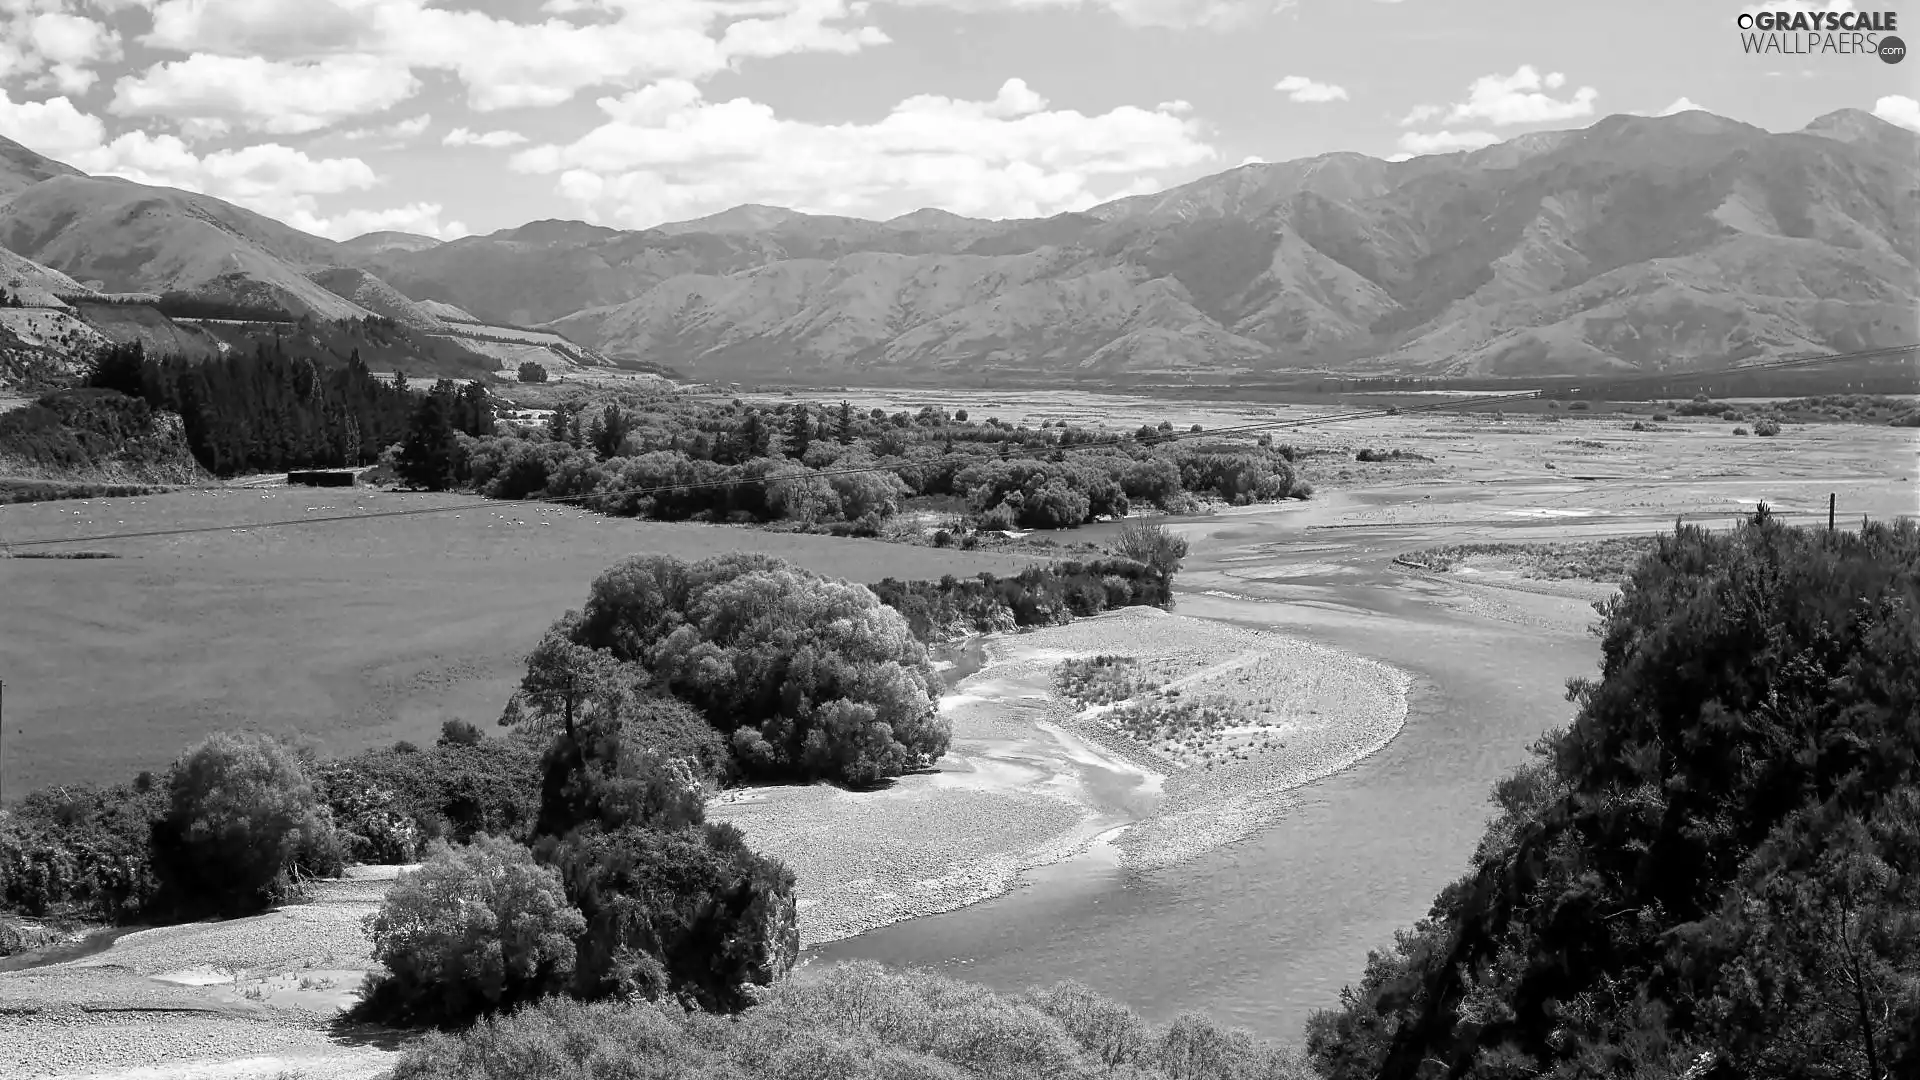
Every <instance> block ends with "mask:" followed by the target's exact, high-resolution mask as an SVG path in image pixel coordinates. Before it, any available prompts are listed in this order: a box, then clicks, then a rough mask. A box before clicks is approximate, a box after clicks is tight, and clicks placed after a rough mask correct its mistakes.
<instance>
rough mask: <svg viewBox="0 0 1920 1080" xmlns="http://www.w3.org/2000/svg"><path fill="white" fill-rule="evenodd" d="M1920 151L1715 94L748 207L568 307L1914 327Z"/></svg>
mask: <svg viewBox="0 0 1920 1080" xmlns="http://www.w3.org/2000/svg"><path fill="white" fill-rule="evenodd" d="M1916 166H1920V137H1916V136H1915V135H1914V134H1913V133H1911V132H1908V131H1905V130H1904V129H1901V128H1897V127H1894V126H1893V125H1891V124H1887V123H1885V122H1884V121H1881V120H1878V119H1876V118H1874V117H1872V116H1870V115H1868V114H1866V113H1861V112H1858V111H1843V112H1840V113H1835V114H1830V115H1828V116H1824V117H1821V118H1819V119H1817V120H1815V121H1814V122H1812V123H1811V124H1809V125H1808V127H1807V128H1806V129H1805V130H1804V131H1800V132H1790V133H1786V134H1773V133H1769V132H1766V131H1763V130H1761V129H1759V128H1755V127H1752V126H1750V125H1747V124H1742V123H1738V122H1736V121H1732V120H1727V119H1725V118H1722V117H1718V116H1713V115H1711V114H1708V113H1704V112H1697V111H1695V112H1687V113H1680V114H1676V115H1673V116H1667V117H1637V116H1612V117H1608V118H1606V119H1604V120H1601V121H1599V122H1598V123H1595V124H1594V125H1592V126H1591V127H1588V128H1586V129H1583V130H1578V131H1565V132H1545V133H1539V134H1535V135H1529V136H1524V137H1522V138H1519V139H1516V140H1513V141H1512V142H1509V143H1503V144H1499V145H1496V146H1493V147H1489V148H1487V149H1484V150H1480V151H1476V152H1473V153H1458V154H1451V155H1440V156H1431V157H1424V158H1415V159H1412V160H1410V161H1405V162H1391V163H1390V162H1385V161H1379V160H1376V159H1372V158H1367V157H1364V156H1362V155H1358V154H1330V155H1326V156H1323V157H1319V158H1314V159H1310V160H1306V161H1294V162H1284V163H1280V164H1275V165H1249V166H1243V167H1241V168H1238V169H1233V170H1230V171H1228V172H1226V173H1222V174H1219V175H1216V176H1211V177H1207V178H1204V179H1202V180H1198V181H1195V182H1194V183H1191V184H1186V185H1182V186H1180V187H1176V188H1173V189H1171V190H1169V191H1165V192H1159V193H1156V194H1153V195H1142V196H1135V197H1132V198H1127V199H1122V200H1118V201H1115V202H1112V203H1108V204H1105V205H1103V206H1098V207H1095V208H1093V209H1091V210H1089V211H1086V212H1085V213H1081V214H1067V215H1061V216H1060V217H1057V218H1050V219H1045V220H1043V221H1023V222H1011V221H1010V222H973V221H970V220H968V219H963V218H957V217H955V216H952V215H945V216H942V215H939V214H935V213H930V212H927V211H920V212H917V213H916V214H913V215H907V216H906V217H905V218H901V219H895V220H894V221H892V222H887V223H866V226H867V227H865V228H861V227H858V225H859V223H854V222H851V221H850V220H849V219H844V218H817V217H809V216H807V215H797V214H791V213H780V212H775V211H773V210H772V208H766V207H743V208H740V209H739V210H738V211H728V212H727V213H725V214H721V215H716V216H715V218H711V219H703V222H699V223H686V224H685V225H684V226H674V227H672V228H671V230H661V231H673V232H675V233H676V234H677V235H678V237H679V238H680V239H682V240H689V241H690V240H693V239H696V238H700V237H702V236H705V237H708V238H709V241H710V245H712V246H710V248H709V249H708V251H709V253H710V252H711V251H713V250H716V249H717V248H724V250H725V252H726V255H725V257H723V258H718V259H714V260H713V261H712V263H710V264H709V265H708V266H705V267H700V266H689V268H688V269H687V270H686V271H685V272H683V273H679V274H674V275H671V276H666V277H663V278H661V280H659V282H658V283H656V284H653V285H652V286H650V287H648V288H646V289H645V291H643V292H641V293H640V294H639V295H638V296H636V297H634V298H633V299H631V300H629V301H626V302H624V303H618V302H614V303H609V302H607V301H606V300H605V299H604V298H603V297H604V294H602V295H597V296H595V297H594V300H595V304H594V305H592V306H590V307H589V308H588V310H586V311H582V312H580V313H578V314H576V315H573V316H569V317H565V318H562V319H560V320H559V321H558V322H557V323H556V325H558V326H561V327H564V328H565V329H566V330H567V332H568V333H569V334H570V335H571V336H573V337H575V338H576V339H577V340H581V341H584V342H586V343H588V344H591V345H595V346H598V347H599V348H601V349H602V350H604V351H606V352H607V353H608V354H610V355H613V356H616V357H624V358H629V359H647V360H655V361H659V362H665V363H672V364H674V365H676V366H679V367H681V368H682V369H683V370H690V371H694V372H697V373H710V374H713V375H724V376H728V377H734V378H750V377H753V376H756V375H776V374H778V375H800V374H819V375H830V374H834V373H842V372H854V371H865V372H871V371H875V370H890V371H892V372H895V373H900V374H918V375H925V376H935V377H938V376H939V375H940V373H942V372H962V371H964V372H968V373H970V374H971V373H975V372H978V373H981V374H986V373H991V372H993V371H1007V372H1022V373H1042V374H1052V375H1065V374H1071V373H1074V372H1097V373H1103V374H1111V375H1123V374H1139V373H1144V372H1150V371H1151V372H1166V371H1174V370H1187V371H1208V372H1212V373H1226V372H1231V371H1235V370H1242V369H1245V368H1247V367H1253V368H1262V369H1272V368H1279V367H1318V366H1332V367H1340V368H1359V369H1371V370H1379V371H1402V372H1405V371H1415V372H1425V373H1431V374H1454V375H1513V376H1525V375H1535V374H1546V373H1582V372H1593V373H1600V372H1608V371H1630V370H1656V371H1661V370H1686V369H1689V368H1699V367H1704V366H1711V365H1715V364H1720V363H1725V362H1740V361H1743V360H1754V361H1758V360H1764V359H1767V358H1770V357H1774V356H1779V355H1788V354H1804V353H1807V352H1817V351H1823V350H1847V349H1854V348H1865V347H1873V346H1880V345H1890V344H1900V343H1907V342H1911V341H1914V340H1916V339H1920V325H1916V322H1917V315H1916V313H1917V312H1920V296H1917V295H1916V284H1917V283H1920V270H1916V264H1917V263H1920V188H1917V187H1916V185H1915V183H1914V176H1915V170H1916ZM693 225H703V226H705V227H712V228H725V229H727V230H728V232H727V235H726V236H725V237H724V238H721V237H716V236H714V235H713V234H711V233H707V234H703V233H700V232H696V231H687V227H689V226H693ZM755 226H757V227H758V231H755V229H754V227H755ZM903 226H910V228H903ZM802 230H805V233H804V235H801V236H799V238H798V239H796V236H797V234H801V232H802ZM929 234H936V235H940V236H942V237H944V240H943V242H938V243H928V242H926V241H925V240H924V239H921V238H924V237H926V236H927V235H929ZM649 235H655V236H657V235H658V233H654V234H628V235H627V237H626V238H625V239H624V240H622V241H619V242H621V243H627V244H631V245H634V247H635V249H636V250H640V249H645V250H647V251H649V252H653V253H657V252H658V251H659V250H660V249H659V246H658V244H657V243H654V242H651V241H648V240H647V239H646V238H647V237H648V236H649ZM908 235H912V236H913V237H915V240H914V241H912V242H909V241H908V240H907V239H906V237H907V236H908ZM956 241H957V242H956ZM809 243H810V244H811V245H812V246H813V248H815V249H816V250H814V251H812V252H810V253H809V252H806V251H804V250H802V249H804V248H805V247H806V245H807V244H809ZM835 247H839V248H847V247H857V248H860V249H861V250H853V251H841V252H836V251H835V250H833V249H834V248H835ZM602 249H603V250H604V242H603V246H602ZM699 254H700V253H696V252H693V251H691V250H688V251H686V252H685V254H684V258H683V259H682V260H680V262H681V264H683V265H684V264H691V263H697V262H699V258H698V255H699ZM883 256H884V257H883ZM673 263H674V260H667V259H657V261H656V262H655V263H654V264H653V266H654V269H655V270H656V271H658V270H664V269H666V268H668V266H669V265H671V264H673ZM738 263H753V265H744V266H743V265H736V264H738ZM641 281H642V278H640V277H638V276H636V277H634V278H632V279H631V281H630V284H639V283H640V282H641Z"/></svg>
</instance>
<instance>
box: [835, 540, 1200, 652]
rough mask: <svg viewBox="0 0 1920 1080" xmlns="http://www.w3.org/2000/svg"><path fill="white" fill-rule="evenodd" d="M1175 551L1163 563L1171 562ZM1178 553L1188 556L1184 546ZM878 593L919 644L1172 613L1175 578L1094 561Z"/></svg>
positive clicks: (890, 582)
mask: <svg viewBox="0 0 1920 1080" xmlns="http://www.w3.org/2000/svg"><path fill="white" fill-rule="evenodd" d="M1171 550H1172V549H1168V550H1167V551H1164V552H1161V553H1160V555H1159V556H1158V557H1160V558H1162V559H1163V560H1164V559H1166V558H1168V557H1169V556H1170V554H1171ZM1179 550H1180V551H1181V553H1183V554H1184V551H1185V549H1184V547H1180V549H1179ZM1176 565H1177V564H1176ZM873 592H874V594H875V595H876V596H878V597H879V598H880V601H881V602H882V603H884V604H886V605H887V606H888V607H890V608H893V609H894V610H896V611H898V612H899V613H900V614H901V615H902V616H903V617H904V618H905V619H906V623H907V627H908V628H909V629H910V630H911V631H912V633H913V635H914V636H915V637H916V638H918V639H920V640H921V641H927V642H932V641H940V640H945V639H948V638H952V637H957V636H963V635H965V634H970V633H996V632H999V631H1004V630H1011V629H1013V628H1015V627H1019V626H1053V625H1056V624H1058V623H1063V622H1068V621H1071V620H1072V619H1073V618H1075V617H1076V616H1087V615H1098V614H1099V613H1100V612H1102V611H1107V610H1111V609H1113V608H1121V607H1129V606H1132V605H1136V604H1138V605H1152V606H1156V607H1170V606H1172V604H1173V579H1172V577H1171V575H1170V573H1169V572H1167V571H1164V570H1161V569H1157V568H1155V567H1153V566H1149V565H1147V564H1145V563H1141V562H1136V561H1134V560H1132V559H1125V558H1119V559H1095V560H1093V561H1091V562H1062V563H1057V564H1055V565H1053V566H1050V567H1032V568H1030V569H1027V570H1023V571H1021V572H1020V573H1018V574H1015V575H1013V576H1011V577H996V576H994V575H993V574H990V573H986V572H982V573H981V574H980V575H979V576H978V577H977V578H967V579H960V578H954V577H951V576H949V577H945V578H942V579H940V580H939V581H905V582H903V581H896V580H894V579H893V578H887V579H886V580H884V581H882V582H880V583H879V584H878V585H875V586H873Z"/></svg>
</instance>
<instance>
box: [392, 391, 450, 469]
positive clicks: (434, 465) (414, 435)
mask: <svg viewBox="0 0 1920 1080" xmlns="http://www.w3.org/2000/svg"><path fill="white" fill-rule="evenodd" d="M453 453H454V439H453V421H452V418H451V417H449V416H448V415H447V401H446V398H445V397H444V396H442V395H440V394H427V395H426V396H425V397H423V398H421V399H420V404H419V406H418V407H417V408H416V409H415V410H414V413H413V424H412V426H411V427H410V428H409V430H408V431H407V439H406V442H405V443H403V444H402V445H401V448H400V458H399V460H398V461H397V462H396V463H395V464H396V466H397V468H398V470H399V473H400V478H401V480H403V481H405V482H406V483H407V484H408V485H409V486H411V487H414V488H425V489H426V490H428V491H445V490H447V489H448V488H450V487H452V486H453V480H454V477H453Z"/></svg>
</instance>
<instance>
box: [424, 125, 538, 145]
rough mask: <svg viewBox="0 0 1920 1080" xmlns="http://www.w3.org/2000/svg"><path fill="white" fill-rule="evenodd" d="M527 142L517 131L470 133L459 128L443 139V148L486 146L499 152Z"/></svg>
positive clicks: (441, 141) (465, 129) (448, 133)
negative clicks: (504, 148)
mask: <svg viewBox="0 0 1920 1080" xmlns="http://www.w3.org/2000/svg"><path fill="white" fill-rule="evenodd" d="M526 141H527V137H526V136H525V135H522V134H520V133H519V132H517V131H482V132H476V131H470V130H468V129H467V128H463V127H457V128H454V129H453V130H452V131H449V132H447V134H446V135H445V136H444V137H443V138H441V140H440V144H441V145H442V146H484V147H487V148H489V149H493V150H498V149H501V148H503V147H508V146H518V145H520V144H521V143H523V142H526Z"/></svg>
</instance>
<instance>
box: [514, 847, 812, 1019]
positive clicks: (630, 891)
mask: <svg viewBox="0 0 1920 1080" xmlns="http://www.w3.org/2000/svg"><path fill="white" fill-rule="evenodd" d="M544 850H545V851H547V852H548V858H550V859H551V860H552V862H553V864H554V865H555V866H557V867H558V868H559V869H560V872H561V874H562V876H563V877H564V879H565V881H566V883H567V892H568V895H569V896H571V897H572V898H573V902H574V903H575V904H577V905H579V907H580V910H581V912H582V913H583V914H584V915H585V917H586V931H585V933H584V934H583V935H582V937H581V946H580V955H579V970H578V974H577V976H576V980H575V984H574V992H575V993H576V994H578V995H580V996H582V997H586V998H599V997H609V996H619V997H641V998H648V999H658V998H661V997H664V996H666V995H668V994H673V995H677V996H678V997H679V998H680V999H681V1000H683V1001H684V1002H686V1003H687V1004H689V1005H693V1006H697V1007H700V1008H704V1009H709V1010H715V1011H728V1012H731V1011H735V1010H738V1009H740V1008H743V1007H745V1006H746V1005H747V1004H748V1002H749V1001H750V1000H751V998H750V997H749V996H748V991H747V988H748V987H750V986H755V985H758V986H766V985H768V984H770V983H772V982H774V981H775V980H776V979H778V978H780V977H782V976H784V975H785V974H786V973H787V972H788V971H790V970H792V968H793V963H794V960H795V959H796V958H797V957H798V955H799V952H800V931H799V926H798V922H797V917H798V916H797V911H796V909H795V906H794V898H793V886H794V881H793V873H792V871H790V870H788V869H787V868H786V867H784V866H782V865H781V864H780V863H778V862H776V861H774V860H772V859H768V858H765V857H763V856H760V855H757V854H755V853H754V852H753V851H752V850H751V849H749V848H748V847H747V845H746V841H745V840H744V839H743V838H742V836H741V835H740V831H739V830H738V829H736V828H734V827H733V826H732V825H727V824H708V825H703V826H700V827H697V828H685V829H670V830H662V829H657V828H652V827H649V826H647V825H645V824H634V825H628V826H624V827H622V828H619V829H617V830H611V831H603V830H601V829H599V828H597V827H596V828H587V829H583V830H580V831H578V832H575V833H573V834H571V835H569V836H568V837H567V838H566V839H565V840H562V841H557V842H555V841H548V843H547V845H546V846H545V848H544Z"/></svg>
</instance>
